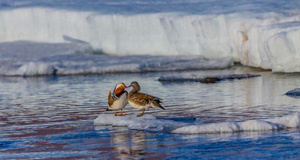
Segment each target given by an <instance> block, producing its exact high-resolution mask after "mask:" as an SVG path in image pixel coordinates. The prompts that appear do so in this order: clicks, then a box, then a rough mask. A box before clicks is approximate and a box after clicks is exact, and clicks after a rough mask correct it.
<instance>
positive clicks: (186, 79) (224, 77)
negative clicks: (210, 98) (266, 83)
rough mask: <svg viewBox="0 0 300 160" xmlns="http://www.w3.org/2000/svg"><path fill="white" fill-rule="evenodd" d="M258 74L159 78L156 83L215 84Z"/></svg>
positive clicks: (257, 75)
mask: <svg viewBox="0 0 300 160" xmlns="http://www.w3.org/2000/svg"><path fill="white" fill-rule="evenodd" d="M259 76H260V75H259V74H232V75H215V76H206V77H199V76H197V75H189V76H161V77H159V79H158V81H162V82H165V81H167V82H201V83H216V82H220V81H225V80H235V79H246V78H253V77H259Z"/></svg>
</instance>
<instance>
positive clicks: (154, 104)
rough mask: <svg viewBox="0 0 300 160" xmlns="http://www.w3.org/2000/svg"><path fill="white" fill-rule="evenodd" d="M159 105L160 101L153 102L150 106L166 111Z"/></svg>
mask: <svg viewBox="0 0 300 160" xmlns="http://www.w3.org/2000/svg"><path fill="white" fill-rule="evenodd" d="M160 103H162V102H161V101H160V100H154V101H151V106H152V107H158V108H161V109H163V110H166V109H165V108H164V107H163V106H161V105H160Z"/></svg>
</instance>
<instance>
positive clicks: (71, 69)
mask: <svg viewBox="0 0 300 160" xmlns="http://www.w3.org/2000/svg"><path fill="white" fill-rule="evenodd" d="M65 39H68V41H70V40H71V42H68V43H67V42H65V43H36V42H28V41H16V42H3V43H0V76H1V75H2V76H40V75H73V74H102V73H121V72H125V73H129V72H130V73H132V72H149V71H183V70H203V69H224V68H228V67H231V66H233V59H232V58H221V59H216V60H205V59H204V58H203V57H202V56H197V55H182V56H149V55H135V56H134V55H133V56H108V55H104V54H94V52H93V50H92V49H91V46H90V45H89V44H88V43H85V42H82V41H79V40H74V39H71V38H70V37H65Z"/></svg>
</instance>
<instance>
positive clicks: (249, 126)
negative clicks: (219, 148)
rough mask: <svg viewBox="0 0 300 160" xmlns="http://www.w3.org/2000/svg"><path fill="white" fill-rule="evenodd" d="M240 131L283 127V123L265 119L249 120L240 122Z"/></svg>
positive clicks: (268, 129)
mask: <svg viewBox="0 0 300 160" xmlns="http://www.w3.org/2000/svg"><path fill="white" fill-rule="evenodd" d="M238 125H239V127H240V131H241V132H244V131H270V130H280V129H283V125H280V124H276V123H271V122H266V121H263V120H249V121H245V122H239V123H238Z"/></svg>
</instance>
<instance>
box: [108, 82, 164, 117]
mask: <svg viewBox="0 0 300 160" xmlns="http://www.w3.org/2000/svg"><path fill="white" fill-rule="evenodd" d="M128 87H132V90H131V91H130V92H129V94H128V92H127V91H125V89H126V88H128ZM128 87H127V86H126V85H125V84H124V83H119V84H117V85H116V86H115V88H114V91H113V94H111V91H109V95H108V108H107V109H106V110H107V111H108V110H111V109H113V110H114V113H115V116H124V115H125V114H123V112H122V109H123V108H124V107H125V106H126V105H127V103H129V104H130V105H131V106H132V107H133V108H136V109H140V110H141V109H142V110H143V112H142V113H141V114H139V115H137V117H141V116H143V115H144V112H145V110H147V109H148V108H150V107H155V108H161V109H164V107H162V106H161V105H160V103H162V101H161V100H162V99H160V98H158V97H154V96H151V95H148V94H145V93H141V92H139V91H140V90H141V87H140V85H139V84H138V82H136V81H134V82H132V83H131V84H130V85H129V86H128ZM116 110H121V114H120V115H119V114H117V113H116ZM164 110H165V109H164Z"/></svg>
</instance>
